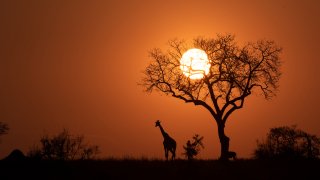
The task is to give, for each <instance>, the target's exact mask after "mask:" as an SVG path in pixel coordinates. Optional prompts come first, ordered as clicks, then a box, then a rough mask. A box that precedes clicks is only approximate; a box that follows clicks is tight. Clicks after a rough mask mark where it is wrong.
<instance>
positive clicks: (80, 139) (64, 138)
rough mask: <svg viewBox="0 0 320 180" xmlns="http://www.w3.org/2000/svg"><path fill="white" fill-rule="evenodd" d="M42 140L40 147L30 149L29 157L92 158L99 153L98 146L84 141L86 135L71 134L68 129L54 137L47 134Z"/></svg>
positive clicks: (57, 158) (50, 158)
mask: <svg viewBox="0 0 320 180" xmlns="http://www.w3.org/2000/svg"><path fill="white" fill-rule="evenodd" d="M40 142H41V147H40V148H39V147H37V146H34V147H33V148H31V149H30V151H29V153H28V156H29V157H31V158H34V159H47V160H75V159H92V158H93V157H94V156H95V155H96V154H98V153H99V148H98V146H89V145H88V144H86V143H85V142H84V136H81V135H76V136H73V135H70V133H69V131H68V130H66V129H64V130H63V131H62V132H61V133H59V134H57V135H56V136H53V137H49V136H48V135H45V136H43V137H42V138H41V140H40Z"/></svg>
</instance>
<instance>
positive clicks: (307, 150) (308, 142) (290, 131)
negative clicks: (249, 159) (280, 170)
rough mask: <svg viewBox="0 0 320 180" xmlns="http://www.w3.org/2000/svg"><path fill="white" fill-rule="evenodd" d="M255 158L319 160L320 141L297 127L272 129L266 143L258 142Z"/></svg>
mask: <svg viewBox="0 0 320 180" xmlns="http://www.w3.org/2000/svg"><path fill="white" fill-rule="evenodd" d="M254 156H255V157H256V158H258V159H297V158H299V159H301V158H308V159H318V158H319V157H320V139H319V138H318V137H317V136H315V135H311V134H309V133H306V132H304V131H302V130H300V129H297V128H296V127H295V126H292V127H288V126H282V127H276V128H271V129H270V132H269V133H268V134H267V139H266V140H265V141H261V142H259V141H257V148H256V150H255V151H254Z"/></svg>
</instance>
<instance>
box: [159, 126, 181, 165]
mask: <svg viewBox="0 0 320 180" xmlns="http://www.w3.org/2000/svg"><path fill="white" fill-rule="evenodd" d="M155 127H159V128H160V131H161V134H162V136H163V147H164V153H165V157H166V160H167V161H168V155H169V151H170V152H171V154H172V160H174V158H175V156H176V146H177V143H176V141H175V140H174V139H172V138H171V137H170V136H169V135H168V133H166V132H165V131H164V129H163V128H162V126H161V124H160V121H159V120H157V121H156V126H155Z"/></svg>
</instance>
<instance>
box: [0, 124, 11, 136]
mask: <svg viewBox="0 0 320 180" xmlns="http://www.w3.org/2000/svg"><path fill="white" fill-rule="evenodd" d="M8 131H9V126H8V124H6V123H3V122H0V136H1V135H4V134H7V133H8Z"/></svg>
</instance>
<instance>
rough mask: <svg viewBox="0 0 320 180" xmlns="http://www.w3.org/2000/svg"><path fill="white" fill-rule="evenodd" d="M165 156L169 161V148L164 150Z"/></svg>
mask: <svg viewBox="0 0 320 180" xmlns="http://www.w3.org/2000/svg"><path fill="white" fill-rule="evenodd" d="M164 155H165V157H166V160H167V161H168V150H167V148H164Z"/></svg>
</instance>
